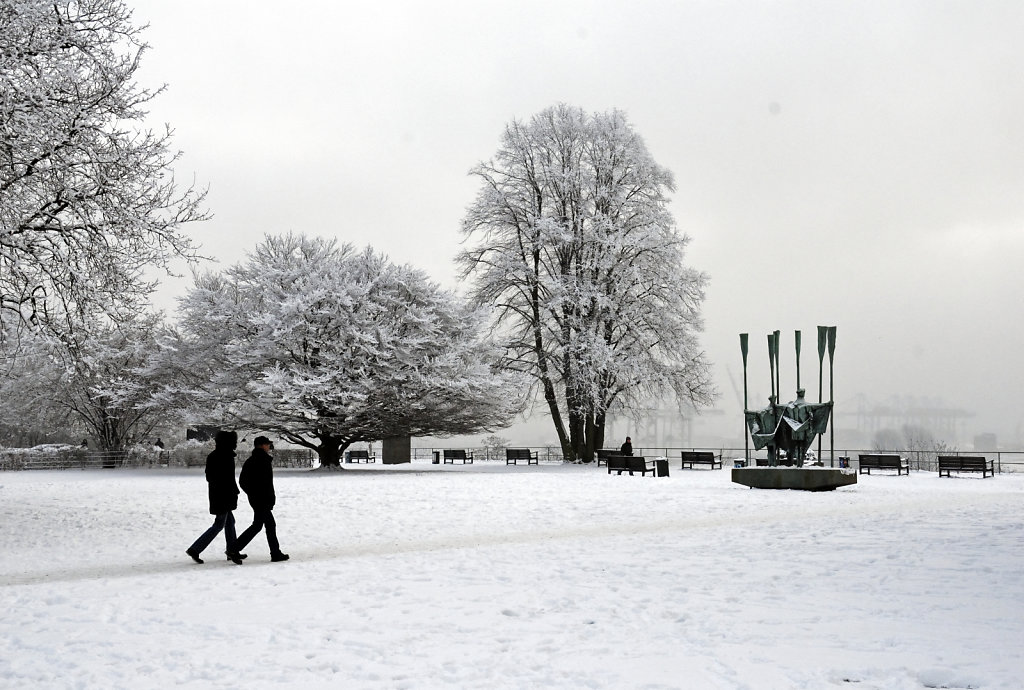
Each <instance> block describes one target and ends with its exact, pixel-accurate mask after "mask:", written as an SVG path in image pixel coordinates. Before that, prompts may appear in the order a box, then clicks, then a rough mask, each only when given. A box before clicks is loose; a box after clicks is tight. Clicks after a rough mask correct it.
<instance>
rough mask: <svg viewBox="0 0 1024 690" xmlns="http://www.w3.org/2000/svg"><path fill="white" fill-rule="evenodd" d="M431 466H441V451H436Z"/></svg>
mask: <svg viewBox="0 0 1024 690" xmlns="http://www.w3.org/2000/svg"><path fill="white" fill-rule="evenodd" d="M430 464H432V465H440V464H441V451H439V450H435V451H434V459H433V460H431V461H430Z"/></svg>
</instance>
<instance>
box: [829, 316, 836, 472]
mask: <svg viewBox="0 0 1024 690" xmlns="http://www.w3.org/2000/svg"><path fill="white" fill-rule="evenodd" d="M835 354H836V327H835V326H829V327H828V401H829V402H830V403H832V407H831V409H830V410H829V413H830V415H829V424H828V430H829V445H830V446H831V451H830V452H831V453H832V459H833V460H835V457H836V403H835V400H836V396H835V386H834V385H833V384H834V381H835V379H834V378H833V371H834V370H833V368H832V360H833V358H834V357H835Z"/></svg>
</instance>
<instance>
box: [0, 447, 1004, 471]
mask: <svg viewBox="0 0 1024 690" xmlns="http://www.w3.org/2000/svg"><path fill="white" fill-rule="evenodd" d="M508 447H510V448H529V449H530V450H531V451H534V452H536V453H537V458H538V460H539V461H540V462H541V463H544V464H553V463H554V464H557V463H562V462H563V461H564V460H563V457H562V449H561V447H560V446H555V445H547V446H525V445H524V446H512V445H510V446H508ZM452 448H463V449H465V450H466V451H468V452H471V453H472V454H473V461H474V462H500V463H504V462H505V447H493V446H491V447H483V446H477V447H469V446H461V447H458V446H432V447H420V448H412V449H411V454H412V460H413V461H416V462H422V461H425V462H433V461H434V459H435V458H438V459H439V458H441V457H443V454H444V450H445V449H452ZM683 451H710V452H712V453H714V454H715V455H717V456H720V457H721V458H722V459H723V461H724V462H725V465H728V464H729V460H732V459H742V458H743V457H744V449H743V448H732V447H728V446H688V447H640V446H637V447H634V449H633V453H634V454H635V455H643V456H645V457H649V458H655V457H665V458H668V459H669V460H670V461H675V460H678V459H680V454H681V453H682V452H683ZM209 452H210V449H209V448H190V449H172V450H163V451H148V450H146V451H120V452H103V451H89V450H85V449H77V450H70V451H60V452H56V453H35V452H31V451H28V450H24V449H2V450H0V470H31V469H90V468H118V467H203V466H205V464H206V456H207V454H208V453H209ZM867 454H890V455H899V456H901V457H903V458H906V459H907V461H908V463H909V465H910V468H911V469H912V470H921V471H929V472H935V471H938V461H937V459H936V458H937V457H938V456H939V455H971V456H984V457H985V458H987V459H989V460H992V462H993V466H994V468H995V471H996V472H997V473H1003V472H1006V473H1010V472H1024V450H999V451H984V452H975V451H954V450H951V451H934V450H932V451H922V450H908V449H897V450H880V449H877V448H871V449H868V448H843V449H839V448H837V449H836V452H835V456H834V457H829V456H828V454H827V453H826V454H825V456H824V457H823V458H822V464H824V465H825V466H826V467H839V466H840V458H844V459H845V458H848V459H849V461H850V467H853V468H857V467H858V463H857V458H858V456H859V455H867ZM245 457H246V454H245V453H239V454H238V456H237V457H236V463H237V464H239V465H241V463H242V462H243V461H244V460H245ZM766 457H767V456H766V455H765V454H764V453H751V458H752V459H753V458H762V459H763V458H766ZM317 462H318V460H317V456H316V454H315V453H314V452H313V451H311V450H309V449H306V448H279V449H277V450H275V451H274V466H275V467H289V468H312V467H314V466H316V464H317ZM594 464H596V463H594Z"/></svg>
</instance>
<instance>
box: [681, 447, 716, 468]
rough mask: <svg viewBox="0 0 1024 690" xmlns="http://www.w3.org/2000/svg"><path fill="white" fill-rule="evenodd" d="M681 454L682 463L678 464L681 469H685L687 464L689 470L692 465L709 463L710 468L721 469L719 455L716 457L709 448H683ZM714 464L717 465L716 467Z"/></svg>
mask: <svg viewBox="0 0 1024 690" xmlns="http://www.w3.org/2000/svg"><path fill="white" fill-rule="evenodd" d="M681 455H682V463H681V464H680V466H679V469H681V470H685V469H686V466H687V465H689V466H690V469H691V470H692V469H694V465H710V466H711V469H719V470H720V469H722V458H721V456H718V457H716V456H715V454H714V453H713V452H712V451H710V450H684V451H682V452H681ZM715 465H718V467H717V468H716V467H715Z"/></svg>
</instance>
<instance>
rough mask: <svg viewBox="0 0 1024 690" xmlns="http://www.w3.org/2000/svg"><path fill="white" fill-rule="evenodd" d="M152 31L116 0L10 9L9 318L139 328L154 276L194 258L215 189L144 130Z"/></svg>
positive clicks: (163, 139)
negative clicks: (178, 173)
mask: <svg viewBox="0 0 1024 690" xmlns="http://www.w3.org/2000/svg"><path fill="white" fill-rule="evenodd" d="M143 29H144V27H139V26H135V25H133V24H132V17H131V11H130V10H129V9H128V8H127V7H126V6H125V5H124V3H122V2H120V1H119V0H57V1H55V2H54V1H47V0H4V1H3V2H0V322H7V323H8V324H14V325H19V324H24V323H28V324H31V325H32V326H33V327H34V329H35V330H36V331H37V332H44V333H49V334H52V335H56V336H58V338H64V337H66V336H67V335H68V333H73V332H74V330H75V328H76V327H78V326H80V325H81V324H89V323H96V322H97V320H96V319H94V316H95V315H96V314H103V315H104V316H105V317H106V319H107V320H122V319H124V318H131V316H132V315H133V314H136V313H138V312H139V311H141V309H142V305H143V303H144V302H145V300H146V297H147V295H148V294H149V293H150V292H151V290H152V287H153V285H152V283H151V282H150V281H148V280H147V278H146V277H145V275H144V270H145V269H146V268H147V267H151V266H158V267H162V268H164V269H167V268H168V265H167V262H168V260H169V259H170V258H173V257H185V258H190V259H191V258H194V256H195V253H194V249H193V246H192V243H191V241H190V239H189V238H188V237H187V236H185V235H184V234H183V233H182V225H183V224H185V223H189V222H192V221H196V220H201V219H203V218H205V212H204V211H203V210H202V209H201V208H200V206H201V203H202V200H203V197H204V193H203V192H200V191H196V190H195V189H194V188H193V187H188V188H186V189H184V190H181V189H179V188H178V185H177V184H176V183H175V180H174V177H173V174H172V172H171V165H172V163H173V162H174V160H175V159H176V158H177V155H178V154H177V153H176V152H174V151H172V150H171V149H170V148H169V147H170V139H171V131H170V129H169V128H164V130H163V131H159V132H153V131H150V130H146V129H143V128H142V121H143V119H144V117H145V115H146V112H145V107H146V105H147V104H148V103H149V102H150V101H151V100H152V99H153V98H154V97H155V96H156V95H157V94H158V93H159V92H160V90H161V89H157V90H149V89H146V88H142V87H140V86H139V85H138V84H137V83H136V82H135V81H134V78H135V71H136V70H137V69H138V67H139V64H140V59H141V57H142V55H143V53H144V52H145V50H146V47H147V46H146V44H145V43H143V42H142V40H141V33H142V31H143ZM9 332H10V331H9V330H8V329H0V334H4V333H9ZM8 340H9V339H8ZM3 344H4V340H3V338H2V335H0V345H3ZM8 344H9V342H8Z"/></svg>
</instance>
